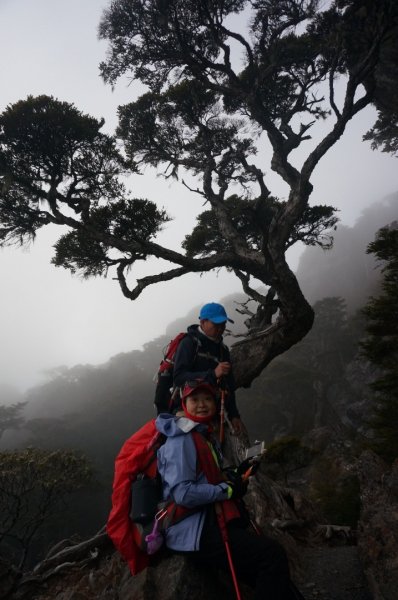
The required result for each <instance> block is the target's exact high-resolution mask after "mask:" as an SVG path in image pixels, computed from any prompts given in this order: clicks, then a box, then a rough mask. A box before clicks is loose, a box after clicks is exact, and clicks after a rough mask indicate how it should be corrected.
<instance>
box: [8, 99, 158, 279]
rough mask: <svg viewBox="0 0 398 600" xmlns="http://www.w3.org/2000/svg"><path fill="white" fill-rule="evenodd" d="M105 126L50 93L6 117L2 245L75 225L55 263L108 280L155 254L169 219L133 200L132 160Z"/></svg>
mask: <svg viewBox="0 0 398 600" xmlns="http://www.w3.org/2000/svg"><path fill="white" fill-rule="evenodd" d="M103 124H104V122H103V121H98V120H97V119H94V118H93V117H90V116H88V115H84V114H83V113H81V112H80V111H79V110H77V109H76V108H75V107H74V106H73V105H72V104H69V103H67V102H60V101H59V100H56V99H54V98H52V97H49V96H38V97H36V98H34V97H32V96H29V97H28V98H27V99H26V100H21V101H19V102H16V103H15V104H13V105H10V106H8V107H7V109H6V110H5V111H4V112H3V113H2V115H0V150H1V160H0V175H1V176H2V177H3V180H2V186H1V188H0V221H1V227H0V245H7V244H11V243H20V244H23V243H25V242H26V241H29V240H31V239H33V238H34V237H35V235H36V232H37V230H38V229H39V228H40V227H42V226H43V225H47V224H49V223H55V224H58V225H67V226H68V227H69V232H68V233H66V234H64V235H62V236H61V238H60V239H59V241H58V242H57V243H56V244H55V250H56V255H55V257H54V259H53V263H54V264H55V265H57V266H63V267H65V268H68V269H70V270H71V271H72V272H73V273H75V272H81V273H82V274H83V275H84V276H85V277H89V276H93V275H104V274H106V272H107V269H108V268H109V267H110V266H117V265H119V264H120V263H122V264H123V265H124V266H125V267H126V268H128V267H130V266H131V265H132V264H133V263H134V262H135V261H136V260H145V259H146V256H147V254H146V253H145V252H144V250H143V249H142V248H141V246H140V245H139V241H140V240H145V241H146V242H147V243H149V242H150V241H151V240H152V239H153V237H154V236H155V235H156V234H157V233H158V232H159V230H160V229H161V227H162V225H163V224H164V223H165V222H167V221H168V217H167V215H166V213H165V211H164V210H159V209H158V208H157V207H156V205H155V204H154V203H153V202H150V201H149V200H144V199H136V198H130V197H129V195H128V193H127V192H126V190H125V187H124V185H123V183H121V181H120V177H121V176H122V175H123V174H124V173H125V172H126V163H125V160H124V158H123V156H122V154H121V153H120V151H119V149H118V147H117V143H116V141H115V139H114V138H113V137H112V136H109V135H106V134H104V133H101V131H100V130H101V128H102V126H103Z"/></svg>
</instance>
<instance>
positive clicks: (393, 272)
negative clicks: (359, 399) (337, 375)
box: [362, 223, 398, 462]
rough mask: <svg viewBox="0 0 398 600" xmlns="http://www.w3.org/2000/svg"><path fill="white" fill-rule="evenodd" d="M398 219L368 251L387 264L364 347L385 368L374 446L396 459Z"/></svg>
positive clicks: (369, 311) (377, 384)
mask: <svg viewBox="0 0 398 600" xmlns="http://www.w3.org/2000/svg"><path fill="white" fill-rule="evenodd" d="M397 225H398V224H397V223H393V224H392V225H391V226H390V227H384V228H382V229H380V231H379V232H378V234H377V237H376V239H375V241H374V242H372V243H371V244H370V245H369V247H368V253H370V252H372V253H374V254H375V255H376V256H377V258H378V259H379V260H382V261H385V264H384V266H383V275H384V278H383V283H382V293H381V294H380V296H378V297H377V298H371V299H370V301H369V302H368V304H367V306H366V308H365V309H364V313H365V316H366V317H367V320H368V325H367V332H368V336H369V337H368V338H367V339H366V340H365V342H363V344H362V347H363V350H364V352H365V355H366V356H367V358H368V359H369V360H370V361H371V362H372V363H373V364H374V365H376V366H377V367H379V368H380V370H381V373H382V374H381V375H380V377H378V378H377V379H376V380H375V381H374V382H373V383H372V388H373V390H374V391H375V393H376V399H377V403H376V407H375V414H374V417H373V419H372V426H373V430H374V434H375V439H374V442H373V447H374V449H375V450H376V452H378V453H379V454H380V455H381V456H383V458H385V459H386V460H388V461H390V462H392V461H393V460H394V459H395V458H397V457H398V228H397Z"/></svg>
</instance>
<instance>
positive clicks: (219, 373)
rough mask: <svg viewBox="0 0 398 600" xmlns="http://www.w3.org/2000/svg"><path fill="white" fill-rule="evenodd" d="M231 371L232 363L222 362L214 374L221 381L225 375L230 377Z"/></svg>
mask: <svg viewBox="0 0 398 600" xmlns="http://www.w3.org/2000/svg"><path fill="white" fill-rule="evenodd" d="M230 370H231V363H229V362H220V363H218V365H217V366H216V368H215V369H214V374H215V376H216V378H217V379H220V377H224V375H228V373H229V372H230Z"/></svg>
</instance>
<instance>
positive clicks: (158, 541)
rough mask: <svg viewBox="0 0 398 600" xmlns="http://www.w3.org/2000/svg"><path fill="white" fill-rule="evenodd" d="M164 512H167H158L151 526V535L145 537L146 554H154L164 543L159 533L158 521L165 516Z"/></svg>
mask: <svg viewBox="0 0 398 600" xmlns="http://www.w3.org/2000/svg"><path fill="white" fill-rule="evenodd" d="M166 512H167V511H160V512H158V514H157V515H156V517H155V522H154V524H153V529H152V531H151V533H149V534H148V535H146V536H145V541H146V551H147V554H155V552H157V551H158V550H159V549H160V548H161V546H162V544H163V542H164V538H163V535H162V533H161V532H160V531H159V523H160V520H161V519H162V518H163V517H164V516H165V514H166Z"/></svg>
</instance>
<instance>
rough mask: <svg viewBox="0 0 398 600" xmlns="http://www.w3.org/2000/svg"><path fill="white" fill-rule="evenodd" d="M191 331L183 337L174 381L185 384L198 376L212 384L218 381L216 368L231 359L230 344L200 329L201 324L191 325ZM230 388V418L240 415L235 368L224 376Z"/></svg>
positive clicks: (226, 403)
mask: <svg viewBox="0 0 398 600" xmlns="http://www.w3.org/2000/svg"><path fill="white" fill-rule="evenodd" d="M187 332H188V335H187V336H186V337H185V338H184V339H183V340H181V342H180V344H179V346H178V348H177V352H176V355H175V359H174V370H173V377H174V385H175V386H183V385H184V384H185V382H186V381H192V380H195V379H198V378H201V379H204V380H205V381H207V382H208V383H210V384H211V385H214V386H216V385H217V379H216V376H215V374H214V369H215V368H216V367H217V365H218V363H220V362H230V361H231V357H230V353H229V349H228V347H227V346H226V345H225V344H224V343H223V342H222V340H221V341H220V342H215V341H213V340H211V339H210V338H208V337H207V336H205V335H203V334H202V333H201V331H199V325H190V327H188V329H187ZM223 379H224V380H225V381H224V382H223V383H225V388H226V390H227V392H228V393H227V394H226V400H225V409H226V411H227V414H228V417H229V419H233V418H234V417H238V418H240V415H239V411H238V409H237V407H236V400H235V387H236V386H235V380H234V376H233V372H232V369H231V371H230V373H229V374H228V375H227V376H226V377H224V378H223Z"/></svg>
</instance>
